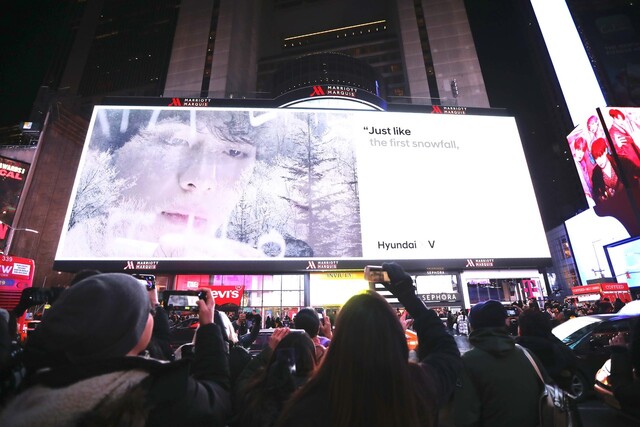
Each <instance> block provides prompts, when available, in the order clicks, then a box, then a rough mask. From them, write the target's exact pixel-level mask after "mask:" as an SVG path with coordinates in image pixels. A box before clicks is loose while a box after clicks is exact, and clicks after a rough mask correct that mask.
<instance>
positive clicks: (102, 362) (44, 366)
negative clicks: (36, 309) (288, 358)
mask: <svg viewBox="0 0 640 427" xmlns="http://www.w3.org/2000/svg"><path fill="white" fill-rule="evenodd" d="M214 305H215V301H214V299H213V295H212V294H211V292H210V291H208V290H207V291H206V300H205V301H203V300H200V301H198V307H199V320H200V328H199V329H198V331H197V333H196V338H195V355H194V358H193V360H192V361H191V362H189V361H179V362H174V363H167V362H164V361H160V360H155V359H150V358H145V357H141V356H139V354H140V353H141V352H143V351H144V350H145V348H146V347H147V345H148V343H149V340H150V339H151V334H152V330H153V316H152V314H151V312H152V309H151V308H152V307H151V305H150V303H149V298H148V296H147V291H146V289H145V287H143V286H142V285H141V284H140V282H139V281H138V280H137V279H135V278H133V277H132V276H130V275H127V274H122V273H106V274H97V275H93V276H91V277H88V278H86V279H84V280H82V281H80V282H78V283H76V284H75V285H74V286H72V287H71V288H69V289H67V290H65V291H64V292H63V293H62V294H61V296H60V297H59V298H58V300H57V302H56V304H54V305H53V306H52V307H51V309H50V310H48V311H47V312H46V314H45V315H44V317H43V319H42V323H41V324H40V326H39V327H38V328H37V329H36V330H35V331H34V333H33V334H32V335H31V336H30V337H29V341H28V342H27V346H26V348H25V352H24V356H25V357H24V360H25V365H26V366H27V368H28V371H29V376H28V378H27V379H26V385H25V387H24V389H23V390H22V391H21V392H20V393H19V394H18V395H17V396H15V398H14V399H13V400H11V401H10V402H9V403H8V404H7V406H6V407H5V408H4V409H3V410H2V412H0V425H3V426H5V425H6V426H33V425H38V426H40V427H47V426H52V427H53V426H80V425H82V426H94V425H105V426H106V425H109V426H111V425H126V426H171V427H175V426H178V425H189V426H200V425H202V426H205V425H206V426H222V425H224V420H225V419H226V417H227V416H228V415H229V412H230V409H231V404H230V399H229V393H228V387H229V366H228V360H227V356H226V354H225V352H224V345H223V340H222V335H221V332H220V328H219V327H218V325H216V324H215V323H213V313H214ZM34 402H37V404H34Z"/></svg>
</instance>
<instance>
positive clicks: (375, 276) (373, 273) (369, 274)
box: [364, 265, 391, 283]
mask: <svg viewBox="0 0 640 427" xmlns="http://www.w3.org/2000/svg"><path fill="white" fill-rule="evenodd" d="M364 280H366V281H367V282H374V283H389V282H391V280H390V279H389V275H388V274H387V272H386V271H384V270H383V269H382V267H381V266H379V265H367V266H365V268H364Z"/></svg>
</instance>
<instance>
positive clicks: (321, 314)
mask: <svg viewBox="0 0 640 427" xmlns="http://www.w3.org/2000/svg"><path fill="white" fill-rule="evenodd" d="M316 312H317V313H318V319H320V323H321V324H322V325H324V308H322V307H316Z"/></svg>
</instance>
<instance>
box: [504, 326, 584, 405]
mask: <svg viewBox="0 0 640 427" xmlns="http://www.w3.org/2000/svg"><path fill="white" fill-rule="evenodd" d="M516 342H517V343H518V344H520V345H521V346H523V347H526V348H527V349H528V350H530V351H531V352H532V353H533V354H535V355H536V356H537V357H538V359H539V360H540V362H541V363H542V365H543V366H544V368H545V370H546V371H547V373H548V374H549V376H550V377H551V379H553V381H554V382H555V383H556V384H558V385H559V386H560V387H562V388H563V389H564V390H566V391H568V392H569V393H571V380H572V378H573V375H574V373H575V372H576V370H577V364H578V358H577V357H576V355H575V354H574V353H573V351H572V350H571V349H570V348H569V347H567V346H566V345H565V344H564V343H563V342H562V341H560V340H559V339H558V338H556V337H555V336H554V335H551V336H549V337H537V336H519V337H517V338H516Z"/></svg>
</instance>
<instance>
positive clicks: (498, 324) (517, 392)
mask: <svg viewBox="0 0 640 427" xmlns="http://www.w3.org/2000/svg"><path fill="white" fill-rule="evenodd" d="M506 320H507V312H506V309H505V307H504V306H503V305H502V303H501V302H499V301H494V300H489V301H485V302H481V303H478V304H476V305H474V306H473V308H472V309H471V311H470V313H469V327H470V329H471V333H470V334H469V343H470V344H471V345H472V346H473V348H472V349H471V350H469V351H467V352H466V353H464V354H463V355H462V363H463V366H464V368H463V370H462V373H461V375H460V377H459V380H458V384H457V386H456V390H455V391H454V396H453V403H452V417H453V421H454V424H455V426H457V427H467V426H491V427H513V426H518V427H535V426H538V424H539V422H538V402H539V397H540V393H541V392H542V384H541V382H540V380H539V378H538V376H537V374H536V371H535V370H534V368H533V366H532V365H531V363H530V362H529V359H527V357H526V355H525V354H524V353H523V352H522V350H520V349H519V348H517V347H516V343H515V341H514V339H513V338H512V337H511V336H510V335H509V333H508V331H507V327H506ZM532 356H533V358H534V359H535V358H536V357H535V355H532ZM536 363H538V366H542V365H541V364H540V363H539V362H538V361H537V360H536Z"/></svg>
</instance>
